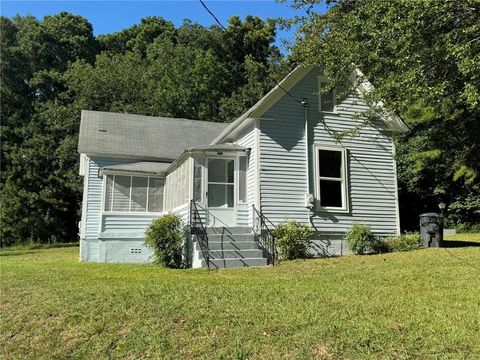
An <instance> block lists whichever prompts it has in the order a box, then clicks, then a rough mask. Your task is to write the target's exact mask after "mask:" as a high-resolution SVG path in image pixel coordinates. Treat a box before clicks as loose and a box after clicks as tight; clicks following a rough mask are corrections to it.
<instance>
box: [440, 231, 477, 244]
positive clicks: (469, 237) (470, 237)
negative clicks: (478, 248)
mask: <svg viewBox="0 0 480 360" xmlns="http://www.w3.org/2000/svg"><path fill="white" fill-rule="evenodd" d="M445 240H449V241H465V242H473V243H478V245H480V233H460V234H455V235H447V236H445Z"/></svg>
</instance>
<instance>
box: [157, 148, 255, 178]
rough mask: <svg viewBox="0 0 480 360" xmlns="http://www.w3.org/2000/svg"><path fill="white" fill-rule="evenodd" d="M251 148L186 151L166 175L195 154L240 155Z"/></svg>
mask: <svg viewBox="0 0 480 360" xmlns="http://www.w3.org/2000/svg"><path fill="white" fill-rule="evenodd" d="M249 151H250V148H246V149H218V150H185V151H184V152H183V153H182V155H180V156H179V157H178V158H177V159H176V160H175V161H174V162H172V163H171V164H170V166H169V167H168V168H166V169H165V175H167V174H168V173H169V172H170V170H172V169H174V168H176V167H177V166H178V164H179V163H180V162H182V161H183V160H185V159H186V158H188V157H189V156H192V155H194V154H199V155H207V154H211V153H213V154H215V153H216V154H218V153H224V152H233V153H239V152H249Z"/></svg>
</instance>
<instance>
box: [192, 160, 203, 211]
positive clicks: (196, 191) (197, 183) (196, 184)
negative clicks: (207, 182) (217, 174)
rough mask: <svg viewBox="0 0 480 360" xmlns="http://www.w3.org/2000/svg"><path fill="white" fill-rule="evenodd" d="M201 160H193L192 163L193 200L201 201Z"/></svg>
mask: <svg viewBox="0 0 480 360" xmlns="http://www.w3.org/2000/svg"><path fill="white" fill-rule="evenodd" d="M202 174H203V159H201V158H195V159H194V163H193V200H195V201H197V202H201V201H202V182H203V176H202Z"/></svg>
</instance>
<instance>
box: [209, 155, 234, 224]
mask: <svg viewBox="0 0 480 360" xmlns="http://www.w3.org/2000/svg"><path fill="white" fill-rule="evenodd" d="M206 199H207V207H208V226H234V225H235V159H234V158H224V157H222V158H214V157H211V158H207V192H206Z"/></svg>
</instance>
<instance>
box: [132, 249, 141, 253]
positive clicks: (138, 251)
mask: <svg viewBox="0 0 480 360" xmlns="http://www.w3.org/2000/svg"><path fill="white" fill-rule="evenodd" d="M141 253H142V249H130V254H141Z"/></svg>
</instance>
